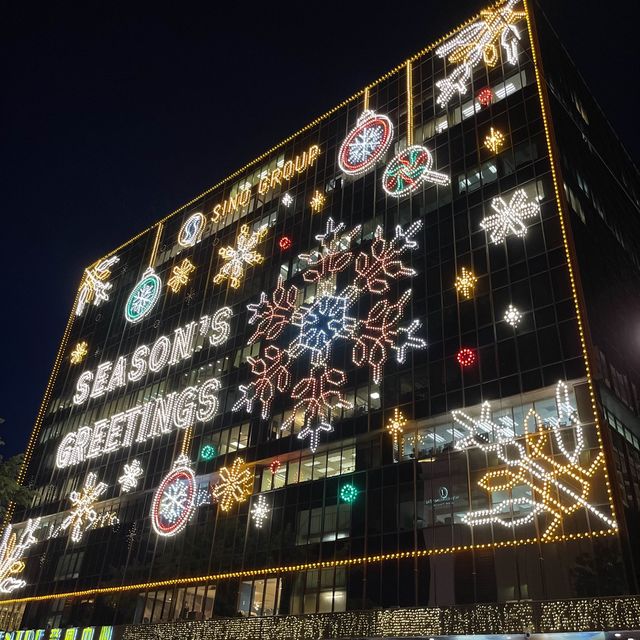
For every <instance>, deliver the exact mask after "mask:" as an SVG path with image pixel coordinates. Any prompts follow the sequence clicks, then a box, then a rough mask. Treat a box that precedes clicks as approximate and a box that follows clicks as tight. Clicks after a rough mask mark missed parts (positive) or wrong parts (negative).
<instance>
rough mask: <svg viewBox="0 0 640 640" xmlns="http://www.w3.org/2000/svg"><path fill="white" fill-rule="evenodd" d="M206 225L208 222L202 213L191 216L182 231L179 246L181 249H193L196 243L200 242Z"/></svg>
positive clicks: (179, 235) (179, 236)
mask: <svg viewBox="0 0 640 640" xmlns="http://www.w3.org/2000/svg"><path fill="white" fill-rule="evenodd" d="M206 223H207V220H206V218H205V217H204V215H203V214H202V213H200V212H198V213H193V214H192V215H190V216H189V217H188V218H187V219H186V220H185V222H184V224H183V225H182V227H181V229H180V233H179V234H178V244H179V245H180V246H181V247H193V245H194V244H196V242H199V241H200V238H201V237H202V233H203V231H204V228H205V225H206Z"/></svg>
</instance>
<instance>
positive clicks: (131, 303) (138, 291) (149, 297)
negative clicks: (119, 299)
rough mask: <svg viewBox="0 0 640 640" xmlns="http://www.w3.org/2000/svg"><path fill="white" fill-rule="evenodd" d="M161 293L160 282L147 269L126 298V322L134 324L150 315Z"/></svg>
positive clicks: (154, 274) (153, 273)
mask: <svg viewBox="0 0 640 640" xmlns="http://www.w3.org/2000/svg"><path fill="white" fill-rule="evenodd" d="M161 291H162V280H160V278H159V277H158V276H157V275H156V273H155V272H154V270H153V269H152V268H151V267H149V268H148V269H147V270H146V271H145V272H144V274H143V275H142V279H141V280H140V281H139V282H138V284H136V286H135V287H134V288H133V289H132V291H131V293H130V294H129V297H128V298H127V303H126V305H125V307H124V317H125V318H126V319H127V321H128V322H131V323H133V324H135V323H136V322H140V320H142V319H143V318H144V317H145V316H146V315H147V314H149V313H151V310H152V309H153V307H155V305H156V302H158V298H159V297H160V292H161Z"/></svg>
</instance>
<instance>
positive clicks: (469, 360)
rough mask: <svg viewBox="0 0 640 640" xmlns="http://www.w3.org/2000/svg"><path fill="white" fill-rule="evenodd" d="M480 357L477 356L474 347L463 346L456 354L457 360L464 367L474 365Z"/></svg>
mask: <svg viewBox="0 0 640 640" xmlns="http://www.w3.org/2000/svg"><path fill="white" fill-rule="evenodd" d="M477 359H478V357H477V356H476V352H475V351H474V350H473V349H469V348H468V347H463V348H462V349H460V351H458V355H457V356H456V360H457V361H458V364H459V365H460V366H461V367H462V368H463V369H465V368H467V367H472V366H473V365H474V364H475V363H476V361H477Z"/></svg>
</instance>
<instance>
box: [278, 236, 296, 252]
mask: <svg viewBox="0 0 640 640" xmlns="http://www.w3.org/2000/svg"><path fill="white" fill-rule="evenodd" d="M292 244H293V243H292V242H291V238H289V237H288V236H282V238H280V241H279V242H278V245H279V246H280V249H282V251H286V250H287V249H290V248H291V245H292Z"/></svg>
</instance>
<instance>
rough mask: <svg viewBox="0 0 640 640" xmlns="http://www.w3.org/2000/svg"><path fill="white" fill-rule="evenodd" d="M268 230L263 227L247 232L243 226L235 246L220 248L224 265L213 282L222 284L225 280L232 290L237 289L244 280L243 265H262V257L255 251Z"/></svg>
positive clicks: (247, 227)
mask: <svg viewBox="0 0 640 640" xmlns="http://www.w3.org/2000/svg"><path fill="white" fill-rule="evenodd" d="M268 230H269V227H268V225H266V224H265V225H263V226H262V227H260V228H259V229H257V230H255V231H249V225H248V224H243V225H242V227H240V233H239V234H238V237H237V238H236V246H235V247H232V246H227V247H221V248H220V251H219V253H220V256H221V257H222V259H223V260H224V261H225V263H224V264H223V265H222V267H221V268H220V271H218V273H217V274H216V275H215V277H214V278H213V281H214V282H215V283H216V284H222V283H223V282H224V281H225V280H228V281H229V284H230V285H231V287H232V288H233V289H237V288H238V287H239V286H240V283H241V282H242V279H243V278H244V271H245V265H248V266H250V267H252V266H254V265H256V264H262V262H263V261H264V256H263V255H262V254H260V253H258V252H257V251H256V247H257V246H258V244H259V243H260V242H262V240H263V239H264V237H265V236H266V235H267V232H268Z"/></svg>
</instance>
